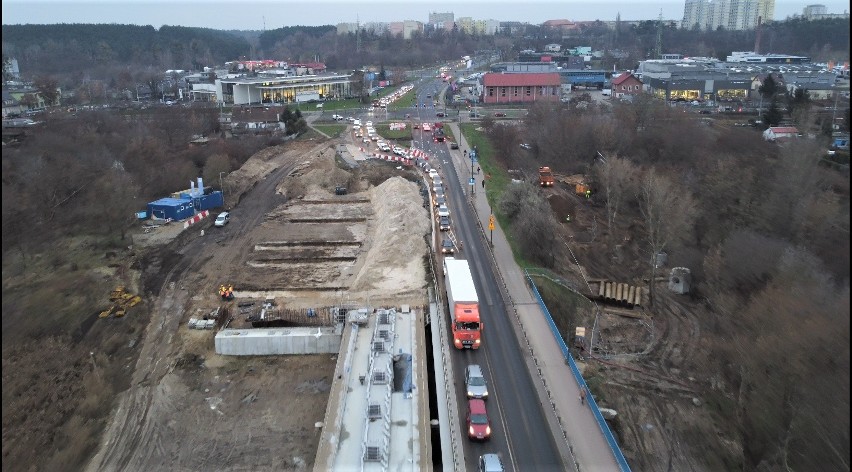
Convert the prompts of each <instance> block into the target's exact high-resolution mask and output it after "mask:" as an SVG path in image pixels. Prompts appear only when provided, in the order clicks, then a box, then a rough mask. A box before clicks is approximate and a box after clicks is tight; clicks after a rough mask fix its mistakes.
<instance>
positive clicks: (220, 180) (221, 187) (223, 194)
mask: <svg viewBox="0 0 852 472" xmlns="http://www.w3.org/2000/svg"><path fill="white" fill-rule="evenodd" d="M224 173H225V172H219V188H220V189H221V190H222V203H225V197H226V196H227V195H226V194H225V186H224V185H222V174H224Z"/></svg>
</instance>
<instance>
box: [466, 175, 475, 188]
mask: <svg viewBox="0 0 852 472" xmlns="http://www.w3.org/2000/svg"><path fill="white" fill-rule="evenodd" d="M468 183H469V184H470V185H471V186H473V185H474V184H476V180H475V179H474V178H473V177H471V178H470V180H469V181H468Z"/></svg>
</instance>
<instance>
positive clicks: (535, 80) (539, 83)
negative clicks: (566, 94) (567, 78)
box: [482, 72, 561, 103]
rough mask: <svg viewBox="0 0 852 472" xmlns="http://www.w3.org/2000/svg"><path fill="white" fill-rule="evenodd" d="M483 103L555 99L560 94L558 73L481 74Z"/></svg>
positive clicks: (557, 98)
mask: <svg viewBox="0 0 852 472" xmlns="http://www.w3.org/2000/svg"><path fill="white" fill-rule="evenodd" d="M482 84H483V89H484V93H483V98H482V101H483V103H529V102H536V101H557V100H559V98H560V96H561V80H560V78H559V74H558V73H555V72H552V73H538V74H525V73H516V74H512V73H501V74H498V73H489V74H485V75H484V76H482Z"/></svg>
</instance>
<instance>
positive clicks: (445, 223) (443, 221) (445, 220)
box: [438, 216, 450, 231]
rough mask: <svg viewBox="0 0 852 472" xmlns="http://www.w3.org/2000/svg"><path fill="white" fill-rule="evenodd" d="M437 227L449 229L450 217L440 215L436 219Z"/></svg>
mask: <svg viewBox="0 0 852 472" xmlns="http://www.w3.org/2000/svg"><path fill="white" fill-rule="evenodd" d="M438 229H440V230H441V231H449V230H450V217H449V216H442V217H440V218H439V219H438Z"/></svg>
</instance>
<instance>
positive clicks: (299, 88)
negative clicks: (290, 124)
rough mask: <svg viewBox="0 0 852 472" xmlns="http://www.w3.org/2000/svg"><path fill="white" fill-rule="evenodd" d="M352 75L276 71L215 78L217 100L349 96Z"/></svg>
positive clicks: (283, 100)
mask: <svg viewBox="0 0 852 472" xmlns="http://www.w3.org/2000/svg"><path fill="white" fill-rule="evenodd" d="M351 79H352V76H351V74H349V75H339V74H334V73H332V74H316V75H289V74H283V75H279V74H278V73H276V72H275V71H271V72H267V73H261V74H256V75H248V74H247V75H240V76H234V77H226V78H222V79H219V80H217V81H216V85H217V86H216V89H217V90H218V91H219V92H220V93H219V94H218V96H219V97H220V99H219V101H221V102H224V103H229V104H233V105H251V104H275V103H278V104H287V103H299V102H307V101H311V100H329V99H331V100H334V99H343V98H347V97H350V96H351V95H352V93H351Z"/></svg>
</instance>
